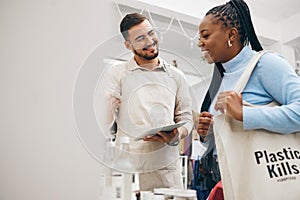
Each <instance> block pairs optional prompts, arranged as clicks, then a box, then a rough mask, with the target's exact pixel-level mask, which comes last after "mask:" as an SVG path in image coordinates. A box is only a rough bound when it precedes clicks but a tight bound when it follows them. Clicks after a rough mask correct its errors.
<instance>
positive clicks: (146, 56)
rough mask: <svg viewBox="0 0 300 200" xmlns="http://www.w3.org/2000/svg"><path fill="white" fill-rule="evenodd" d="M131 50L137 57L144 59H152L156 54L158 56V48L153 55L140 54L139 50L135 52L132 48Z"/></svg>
mask: <svg viewBox="0 0 300 200" xmlns="http://www.w3.org/2000/svg"><path fill="white" fill-rule="evenodd" d="M133 52H134V54H135V55H137V56H139V57H141V58H144V59H146V60H153V59H154V58H156V57H157V56H158V50H157V53H156V54H154V55H151V56H150V55H147V54H145V55H142V54H140V53H139V52H137V51H136V50H133Z"/></svg>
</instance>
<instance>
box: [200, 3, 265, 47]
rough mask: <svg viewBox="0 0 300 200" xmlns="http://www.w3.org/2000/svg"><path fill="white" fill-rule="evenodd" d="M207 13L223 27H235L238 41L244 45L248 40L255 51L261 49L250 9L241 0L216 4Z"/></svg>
mask: <svg viewBox="0 0 300 200" xmlns="http://www.w3.org/2000/svg"><path fill="white" fill-rule="evenodd" d="M209 14H211V15H212V16H213V17H214V18H215V19H217V20H218V21H219V22H221V23H223V26H224V27H228V28H231V27H235V28H237V30H238V32H239V35H240V42H241V44H243V45H244V46H245V45H247V44H249V42H250V44H251V47H252V49H254V50H255V51H260V50H262V49H263V48H262V46H261V44H260V42H259V40H258V38H257V35H256V33H255V31H254V27H253V24H252V20H251V15H250V10H249V8H248V6H247V4H246V3H245V2H244V1H243V0H231V1H229V2H227V3H226V4H223V5H220V6H216V7H214V8H212V9H210V10H209V11H208V12H207V13H206V16H207V15H209Z"/></svg>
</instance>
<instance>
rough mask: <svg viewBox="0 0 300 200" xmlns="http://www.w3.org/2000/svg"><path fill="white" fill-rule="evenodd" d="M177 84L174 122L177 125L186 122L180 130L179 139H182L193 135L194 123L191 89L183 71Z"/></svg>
mask: <svg viewBox="0 0 300 200" xmlns="http://www.w3.org/2000/svg"><path fill="white" fill-rule="evenodd" d="M177 84H178V89H177V94H176V103H175V111H174V120H175V122H176V123H177V122H182V121H184V122H186V124H184V125H183V126H182V127H180V128H178V132H179V139H182V138H184V137H186V136H187V135H188V134H190V133H191V131H192V129H193V126H194V123H193V118H192V100H191V96H190V88H189V85H188V83H187V81H186V79H185V76H184V74H183V72H181V71H180V73H179V78H178V80H177Z"/></svg>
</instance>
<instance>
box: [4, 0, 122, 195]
mask: <svg viewBox="0 0 300 200" xmlns="http://www.w3.org/2000/svg"><path fill="white" fill-rule="evenodd" d="M119 21H120V16H119V15H118V13H117V12H116V9H115V5H114V4H113V1H112V0H100V1H99V0H91V1H84V0H75V1H73V0H43V1H41V0H27V1H22V0H19V1H17V0H3V1H1V2H0V28H1V31H0V35H1V36H0V70H1V71H0V76H1V77H0V87H1V99H0V110H1V112H0V113H1V114H0V123H1V125H0V163H1V164H0V199H1V200H21V199H22V200H71V199H72V200H95V199H100V197H99V196H100V193H101V184H100V178H99V177H100V175H101V174H102V172H103V169H104V167H102V166H101V165H100V164H99V163H98V162H97V161H96V160H95V159H93V158H92V157H91V156H90V155H89V154H88V153H87V151H86V150H85V149H84V148H83V146H82V145H81V143H80V140H79V138H78V136H77V133H76V131H75V123H74V121H73V111H72V92H73V86H74V83H75V80H76V76H77V73H78V71H79V69H80V66H81V63H82V62H83V61H84V59H85V58H86V57H87V56H88V54H89V52H90V51H91V50H92V49H94V48H95V46H96V45H98V44H100V43H101V42H103V41H105V40H107V39H108V38H109V37H111V36H112V35H114V34H118V24H119Z"/></svg>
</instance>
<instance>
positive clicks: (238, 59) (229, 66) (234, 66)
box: [222, 45, 255, 73]
mask: <svg viewBox="0 0 300 200" xmlns="http://www.w3.org/2000/svg"><path fill="white" fill-rule="evenodd" d="M254 54H255V52H253V50H252V49H251V48H250V47H249V46H248V45H247V46H245V47H244V48H243V49H242V50H241V51H240V53H238V54H237V55H236V56H235V57H234V58H232V59H231V60H229V61H227V62H225V63H222V65H223V67H224V69H225V71H226V73H230V72H234V71H237V70H238V69H240V68H241V67H243V66H246V65H247V64H248V63H249V61H250V60H251V58H252V57H253V56H254Z"/></svg>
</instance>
